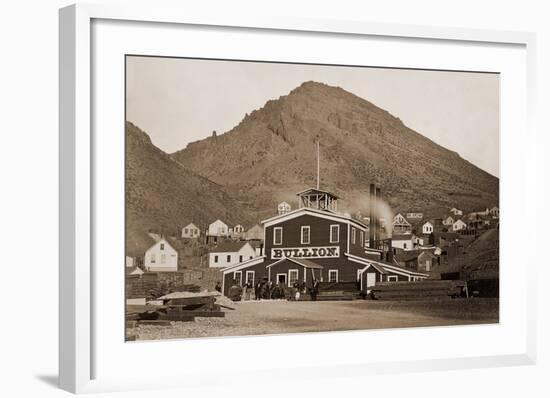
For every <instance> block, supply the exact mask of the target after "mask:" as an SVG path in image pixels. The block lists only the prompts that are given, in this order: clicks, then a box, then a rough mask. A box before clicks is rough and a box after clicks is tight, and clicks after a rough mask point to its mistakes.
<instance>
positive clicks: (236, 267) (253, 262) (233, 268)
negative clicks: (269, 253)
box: [222, 256, 265, 274]
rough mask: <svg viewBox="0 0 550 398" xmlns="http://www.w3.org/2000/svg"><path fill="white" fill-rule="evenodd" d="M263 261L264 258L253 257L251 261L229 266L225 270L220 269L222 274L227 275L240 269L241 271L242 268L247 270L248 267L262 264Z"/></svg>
mask: <svg viewBox="0 0 550 398" xmlns="http://www.w3.org/2000/svg"><path fill="white" fill-rule="evenodd" d="M264 261H265V256H261V257H254V258H253V259H251V260H247V261H245V262H243V263H240V264H235V265H231V266H229V267H227V268H224V269H222V272H223V273H224V274H227V273H229V272H233V271H237V270H240V269H243V268H248V267H251V266H253V265H258V264H260V263H263V262H264Z"/></svg>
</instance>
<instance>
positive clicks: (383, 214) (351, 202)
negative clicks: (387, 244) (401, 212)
mask: <svg viewBox="0 0 550 398" xmlns="http://www.w3.org/2000/svg"><path fill="white" fill-rule="evenodd" d="M370 208H371V206H370V197H369V194H368V193H363V194H360V195H358V196H355V197H352V198H347V200H346V205H345V206H341V207H340V211H341V212H342V213H349V214H352V215H355V216H359V215H360V216H361V217H367V216H369V217H370ZM374 210H375V212H376V214H378V218H379V219H384V223H383V225H384V226H385V230H386V235H387V236H388V237H389V236H391V234H392V229H393V222H392V221H393V216H394V212H393V210H392V208H391V207H390V205H389V204H388V203H387V202H386V201H385V200H384V199H382V198H378V199H376V201H375V203H374ZM380 225H382V223H381V224H380Z"/></svg>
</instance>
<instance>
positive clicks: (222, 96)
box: [126, 57, 499, 177]
mask: <svg viewBox="0 0 550 398" xmlns="http://www.w3.org/2000/svg"><path fill="white" fill-rule="evenodd" d="M126 72H127V75H126V76H127V86H126V87H127V97H126V99H127V102H126V107H127V108H126V112H127V116H126V117H127V120H128V121H131V122H133V123H134V124H136V125H137V126H138V127H140V128H141V129H142V130H144V131H145V132H147V133H148V134H149V136H150V137H151V140H152V141H153V143H154V144H155V145H156V146H157V147H159V148H160V149H162V150H163V151H165V152H168V153H172V152H175V151H177V150H179V149H182V148H184V147H185V146H186V145H187V143H188V142H192V141H197V140H199V139H202V138H205V137H207V136H209V135H211V134H212V131H213V130H216V131H217V132H218V134H221V133H223V132H226V131H228V130H230V129H231V128H233V127H234V126H235V125H237V124H238V123H239V122H240V121H241V120H242V118H243V117H244V115H245V114H246V113H250V112H251V111H252V110H254V109H259V108H261V107H262V106H263V105H264V104H265V103H266V102H267V101H268V100H270V99H276V98H279V97H280V96H282V95H286V94H288V93H289V92H290V91H291V90H292V89H294V88H296V87H297V86H299V85H300V84H302V83H303V82H304V81H308V80H314V81H318V82H323V83H326V84H329V85H332V86H340V87H342V88H343V89H345V90H347V91H350V92H352V93H354V94H356V95H358V96H359V97H362V98H364V99H366V100H368V101H370V102H372V103H374V104H375V105H377V106H379V107H381V108H383V109H385V110H387V111H388V112H390V113H391V114H393V115H394V116H397V117H399V118H400V119H401V120H402V121H403V123H405V125H407V126H408V127H410V128H412V129H413V130H415V131H417V132H419V133H421V134H423V135H424V136H426V137H428V138H430V139H431V140H433V141H435V142H436V143H438V144H440V145H442V146H444V147H446V148H448V149H451V150H453V151H456V152H458V153H459V154H460V155H461V156H462V157H463V158H465V159H466V160H468V161H470V162H472V163H473V164H475V165H476V166H478V167H480V168H481V169H483V170H485V171H487V172H489V173H491V174H493V175H495V176H497V177H498V176H499V78H498V75H496V74H485V73H464V72H439V71H420V70H403V69H381V68H365V67H341V66H319V65H291V64H270V63H255V62H237V61H210V60H190V59H179V58H156V57H127V69H126Z"/></svg>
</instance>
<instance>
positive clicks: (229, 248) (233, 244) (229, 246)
mask: <svg viewBox="0 0 550 398" xmlns="http://www.w3.org/2000/svg"><path fill="white" fill-rule="evenodd" d="M247 243H248V242H243V241H231V240H227V241H224V242H221V243H219V244H218V245H217V246H216V247H214V248H213V249H211V250H210V253H233V252H238V251H239V250H241V248H242V247H243V246H244V245H246V244H247Z"/></svg>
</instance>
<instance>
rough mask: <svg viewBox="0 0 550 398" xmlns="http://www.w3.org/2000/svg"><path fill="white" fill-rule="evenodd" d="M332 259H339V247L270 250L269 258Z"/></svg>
mask: <svg viewBox="0 0 550 398" xmlns="http://www.w3.org/2000/svg"><path fill="white" fill-rule="evenodd" d="M284 257H294V258H300V257H302V258H334V257H340V247H338V246H322V247H287V248H281V249H271V258H284Z"/></svg>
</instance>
